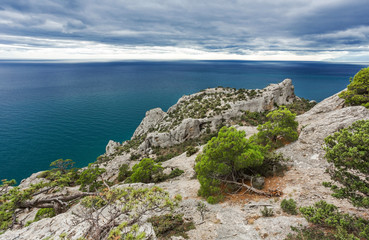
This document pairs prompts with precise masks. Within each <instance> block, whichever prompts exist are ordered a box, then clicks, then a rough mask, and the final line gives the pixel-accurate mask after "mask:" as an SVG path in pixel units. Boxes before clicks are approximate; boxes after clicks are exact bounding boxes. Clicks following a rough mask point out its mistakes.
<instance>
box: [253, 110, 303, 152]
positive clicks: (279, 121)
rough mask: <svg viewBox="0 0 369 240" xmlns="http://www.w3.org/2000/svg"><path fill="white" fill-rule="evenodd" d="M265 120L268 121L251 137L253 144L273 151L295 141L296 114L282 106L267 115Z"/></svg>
mask: <svg viewBox="0 0 369 240" xmlns="http://www.w3.org/2000/svg"><path fill="white" fill-rule="evenodd" d="M267 118H268V119H269V121H268V122H266V123H264V124H262V125H259V126H258V130H259V132H258V133H257V134H256V135H254V136H252V137H251V139H252V141H253V142H254V143H256V144H259V145H262V146H268V147H269V148H270V149H271V150H273V149H276V148H279V147H282V146H283V145H285V144H288V143H290V142H293V141H295V140H297V138H298V133H297V126H298V122H296V121H295V118H296V114H294V113H291V111H290V110H288V109H287V108H286V107H284V106H282V107H280V108H279V109H277V110H274V111H273V112H270V113H268V115H267Z"/></svg>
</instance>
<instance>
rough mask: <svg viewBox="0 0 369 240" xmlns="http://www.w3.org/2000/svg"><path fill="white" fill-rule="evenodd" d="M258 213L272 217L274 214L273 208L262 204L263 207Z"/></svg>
mask: <svg viewBox="0 0 369 240" xmlns="http://www.w3.org/2000/svg"><path fill="white" fill-rule="evenodd" d="M260 213H261V215H262V216H263V217H273V216H274V211H273V208H270V207H267V206H264V208H263V209H261V210H260Z"/></svg>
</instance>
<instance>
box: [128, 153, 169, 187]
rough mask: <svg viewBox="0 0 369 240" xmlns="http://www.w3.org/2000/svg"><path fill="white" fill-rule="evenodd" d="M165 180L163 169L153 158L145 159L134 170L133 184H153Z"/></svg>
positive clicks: (131, 179)
mask: <svg viewBox="0 0 369 240" xmlns="http://www.w3.org/2000/svg"><path fill="white" fill-rule="evenodd" d="M163 178H164V175H163V167H162V166H161V165H160V164H158V163H156V162H155V161H154V160H152V159H151V158H144V159H142V160H141V162H139V163H137V164H136V165H134V166H133V168H132V175H131V176H130V181H131V182H142V183H152V182H160V181H161V180H162V179H163Z"/></svg>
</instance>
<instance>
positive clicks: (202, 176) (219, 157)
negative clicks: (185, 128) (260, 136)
mask: <svg viewBox="0 0 369 240" xmlns="http://www.w3.org/2000/svg"><path fill="white" fill-rule="evenodd" d="M196 162H197V163H196V165H195V171H196V173H197V179H198V180H199V182H200V189H199V192H198V194H199V195H200V196H202V197H206V198H208V200H209V196H219V195H221V194H222V193H221V190H220V184H221V183H222V180H227V179H228V178H230V177H232V176H233V178H239V177H240V176H241V175H242V174H241V173H242V172H243V171H244V170H245V169H247V168H250V167H253V166H258V165H261V164H262V163H263V154H262V152H261V148H260V147H259V146H257V145H254V144H252V143H251V142H249V140H247V139H246V138H245V132H244V131H237V130H236V129H235V128H233V127H231V128H227V127H223V128H222V129H220V131H219V133H218V137H214V138H212V139H211V140H210V141H209V142H208V144H207V145H206V146H205V147H204V151H203V153H202V154H199V155H198V156H197V159H196ZM232 180H235V179H232ZM210 201H212V199H211V198H210Z"/></svg>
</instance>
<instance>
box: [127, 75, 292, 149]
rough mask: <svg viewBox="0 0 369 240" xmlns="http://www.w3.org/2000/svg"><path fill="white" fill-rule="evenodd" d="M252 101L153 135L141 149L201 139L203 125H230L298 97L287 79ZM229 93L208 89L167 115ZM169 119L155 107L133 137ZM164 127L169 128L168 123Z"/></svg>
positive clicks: (190, 119) (233, 105)
mask: <svg viewBox="0 0 369 240" xmlns="http://www.w3.org/2000/svg"><path fill="white" fill-rule="evenodd" d="M257 91H258V92H260V93H259V94H258V95H257V96H255V97H254V98H252V99H248V100H242V101H235V102H229V103H228V104H229V105H230V108H229V109H227V110H225V111H224V112H223V113H221V114H218V115H216V116H212V117H208V118H202V119H192V118H187V119H184V120H183V121H182V122H181V123H180V124H179V125H178V126H177V127H176V128H174V129H171V130H168V131H166V132H150V133H149V134H148V135H147V137H146V140H145V141H144V142H143V143H142V144H141V145H140V147H139V149H140V151H142V152H146V151H147V150H148V149H149V148H151V147H168V146H173V145H175V144H179V143H182V142H184V141H186V140H188V139H193V138H196V137H198V136H199V135H200V134H201V133H202V131H203V130H204V129H203V127H202V126H204V125H205V124H208V125H209V126H210V127H211V129H212V130H215V129H216V127H217V126H218V125H219V124H221V123H226V122H229V121H230V120H231V119H232V118H233V117H237V116H240V115H242V114H243V111H253V112H262V111H266V110H272V109H274V108H275V106H276V105H284V104H289V103H292V102H293V100H294V99H295V98H296V97H295V94H294V86H293V85H292V80H291V79H285V80H284V81H283V82H281V83H279V84H271V85H269V86H268V87H266V88H264V89H263V90H257ZM204 93H205V94H214V93H227V94H232V93H234V92H232V90H229V89H223V88H222V89H220V88H212V89H206V90H205V91H204V92H199V93H195V94H192V95H189V96H183V97H181V98H180V99H179V100H178V102H177V103H176V104H175V105H173V106H172V107H170V108H169V110H168V113H173V112H174V111H175V110H176V109H177V108H178V106H179V105H180V104H182V103H183V102H186V101H190V100H191V99H192V98H196V97H198V96H200V94H204ZM165 116H166V113H164V112H163V111H162V110H161V109H160V108H155V109H152V110H150V111H148V112H147V113H146V117H145V118H144V119H143V120H142V122H141V124H140V125H139V126H138V128H137V129H136V131H135V133H134V135H133V137H132V138H134V137H137V136H140V135H142V134H144V133H147V132H148V131H149V129H152V128H154V127H155V126H157V125H158V124H159V123H160V122H161V121H162V120H163V119H164V117H165ZM165 125H167V126H168V125H170V124H168V123H166V124H165Z"/></svg>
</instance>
